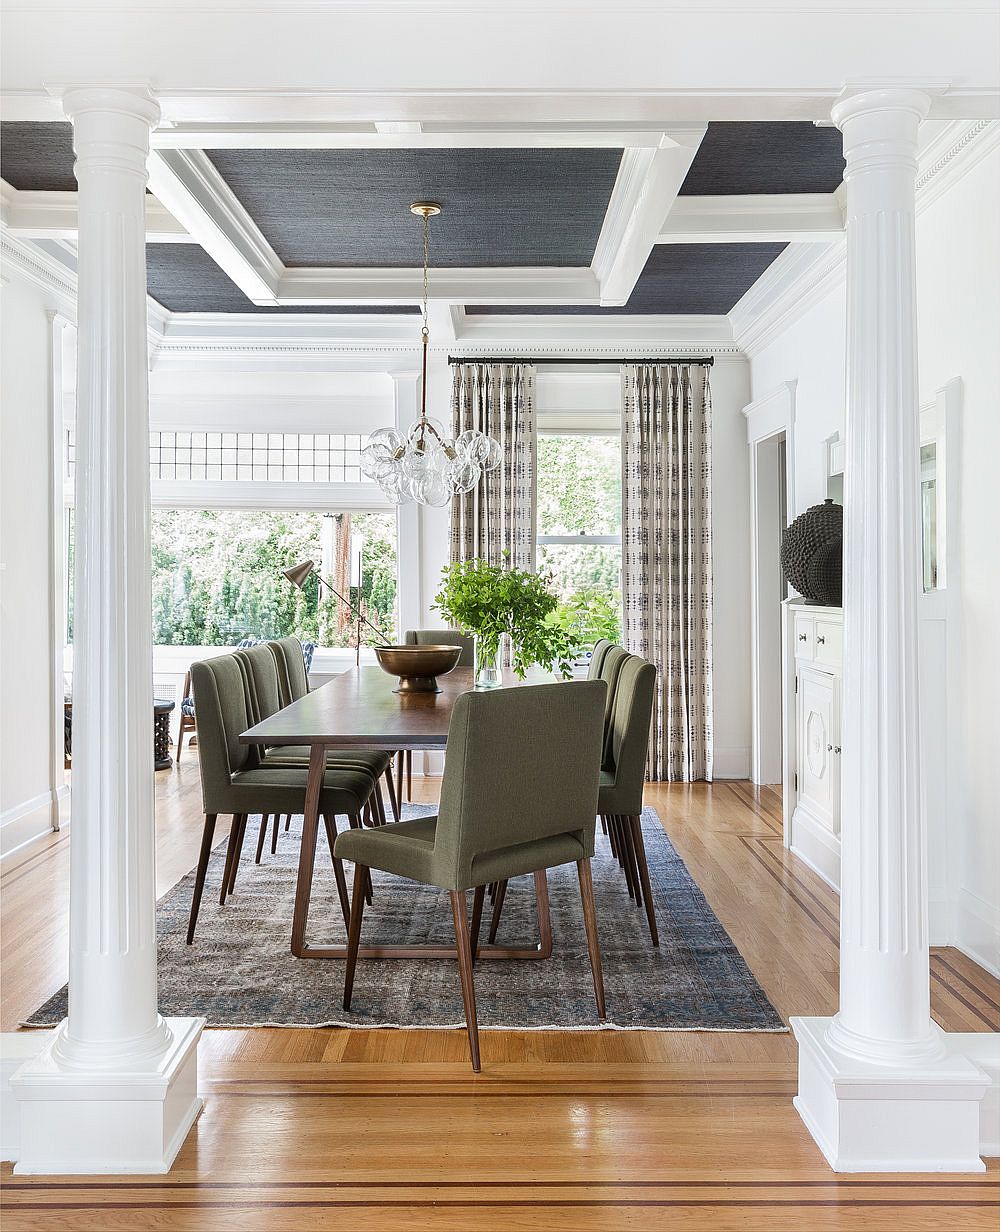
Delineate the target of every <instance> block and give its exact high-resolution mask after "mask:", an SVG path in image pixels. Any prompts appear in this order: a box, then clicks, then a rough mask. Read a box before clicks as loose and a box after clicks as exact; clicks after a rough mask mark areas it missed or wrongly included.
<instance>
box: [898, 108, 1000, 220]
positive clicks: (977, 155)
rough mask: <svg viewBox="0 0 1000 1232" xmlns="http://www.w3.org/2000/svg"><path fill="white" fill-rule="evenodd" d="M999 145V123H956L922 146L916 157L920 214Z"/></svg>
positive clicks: (942, 128)
mask: <svg viewBox="0 0 1000 1232" xmlns="http://www.w3.org/2000/svg"><path fill="white" fill-rule="evenodd" d="M998 144H1000V120H976V121H974V122H973V123H971V124H970V123H969V122H968V121H964V120H954V121H952V122H951V123H948V124H942V125H941V126H940V131H939V132H937V133H936V134H934V135H933V136H932V137H931V138H930V139H929V140H928V141H927V142H926V144H924V145H922V146H921V149H920V153H919V155H918V158H917V184H916V187H917V213H918V214H919V213H920V212H921V211H922V210H925V209H926V208H927V207H928V206H929V205H932V204H933V203H934V202H935V201H937V199H938V198H939V197H941V196H943V195H944V193H946V192H947V191H948V189H950V188H951V187H953V185H955V184H957V183H958V181H959V180H960V179H961V178H962V176H964V175H965V173H966V172H967V171H969V170H971V169H972V168H973V167H974V166H976V164H977V163H979V162H981V161H982V159H984V158H985V157H986V156H987V155H988V154H990V153H991V152H992V151H993V150H994V149H996V147H997V145H998Z"/></svg>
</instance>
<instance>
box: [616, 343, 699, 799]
mask: <svg viewBox="0 0 1000 1232" xmlns="http://www.w3.org/2000/svg"><path fill="white" fill-rule="evenodd" d="M622 490H623V514H622V591H623V598H624V609H625V635H624V642H625V647H626V649H628V650H630V651H632V652H633V653H634V654H638V655H642V656H643V658H646V659H649V660H650V661H651V662H652V663H655V664H656V670H657V697H656V701H655V705H654V711H653V722H652V725H651V729H650V734H649V762H648V766H647V773H648V775H649V777H650V778H651V779H658V780H667V781H684V782H689V781H691V780H693V779H708V780H709V781H711V779H712V395H711V390H710V387H709V369H708V368H707V367H704V366H702V365H698V364H695V365H688V364H665V365H663V366H660V365H657V364H625V365H623V367H622Z"/></svg>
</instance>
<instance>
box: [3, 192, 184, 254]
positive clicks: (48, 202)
mask: <svg viewBox="0 0 1000 1232" xmlns="http://www.w3.org/2000/svg"><path fill="white" fill-rule="evenodd" d="M0 209H2V211H3V220H4V222H5V223H6V224H7V226H8V227H9V228H10V230H11V232H12V233H13V234H14V235H20V236H23V237H24V238H25V239H54V240H65V239H73V240H75V239H76V232H77V197H76V193H75V192H39V191H27V190H23V189H22V190H20V191H19V190H18V189H16V188H12V187H11V185H10V184H8V183H7V182H6V180H0ZM146 242H147V243H150V244H183V243H188V242H191V236H190V235H188V233H187V231H186V230H185V229H184V228H183V227H182V226H181V224H180V223H179V222H178V221H177V219H176V218H174V216H173V215H172V214H171V213H170V212H169V211H168V210H167V209H166V208H165V207H164V206H163V204H162V203H161V202H160V201H158V200H157V199H156V197H153V196H147V197H146Z"/></svg>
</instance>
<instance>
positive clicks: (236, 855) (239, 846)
mask: <svg viewBox="0 0 1000 1232" xmlns="http://www.w3.org/2000/svg"><path fill="white" fill-rule="evenodd" d="M249 820H250V814H249V813H241V814H240V832H239V834H238V835H237V838H236V850H235V851H234V852H233V863H232V867H231V868H230V870H229V889H228V891H227V893H228V894H232V893H233V891H234V890H235V889H236V874H237V873H238V872H239V871H240V860H241V859H242V857H243V842H244V840H245V839H246V836H247V822H248V821H249Z"/></svg>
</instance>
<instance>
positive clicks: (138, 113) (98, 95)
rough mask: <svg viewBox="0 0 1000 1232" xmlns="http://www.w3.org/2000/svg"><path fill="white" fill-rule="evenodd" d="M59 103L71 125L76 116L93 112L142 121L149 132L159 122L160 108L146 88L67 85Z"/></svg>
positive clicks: (137, 86)
mask: <svg viewBox="0 0 1000 1232" xmlns="http://www.w3.org/2000/svg"><path fill="white" fill-rule="evenodd" d="M61 101H62V108H63V111H64V112H65V114H66V118H67V119H68V120H71V121H73V123H74V124H75V123H76V121H77V119H78V118H79V117H80V116H83V115H86V114H87V113H89V112H95V111H99V112H104V113H107V114H111V115H120V116H123V117H128V118H131V119H136V120H142V121H144V122H145V124H146V125H147V127H149V128H151V129H152V128H155V127H156V126H157V124H159V122H160V105H159V103H158V102H157V101H156V98H155V97H154V95H153V92H152V90H151V89H150V88H149V86H146V85H130V86H103V85H78V86H71V87H70V88H68V89H66V90H64V91H63V94H62V100H61Z"/></svg>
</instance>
